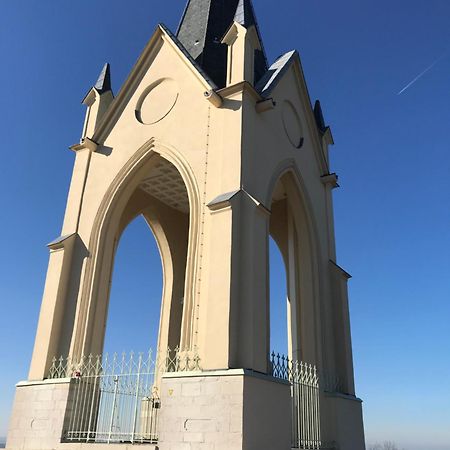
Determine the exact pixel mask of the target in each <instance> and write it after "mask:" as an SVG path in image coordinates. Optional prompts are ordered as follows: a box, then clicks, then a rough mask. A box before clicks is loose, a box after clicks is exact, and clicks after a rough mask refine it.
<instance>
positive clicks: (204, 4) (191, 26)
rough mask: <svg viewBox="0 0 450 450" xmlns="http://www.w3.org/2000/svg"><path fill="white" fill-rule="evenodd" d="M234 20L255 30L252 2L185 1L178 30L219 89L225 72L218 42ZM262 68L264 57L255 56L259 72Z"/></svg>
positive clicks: (223, 51) (223, 47)
mask: <svg viewBox="0 0 450 450" xmlns="http://www.w3.org/2000/svg"><path fill="white" fill-rule="evenodd" d="M233 21H236V22H239V23H240V24H241V25H243V26H245V27H250V26H252V25H254V26H256V27H257V22H256V17H255V14H254V10H253V6H252V3H251V0H188V3H187V5H186V9H185V11H184V14H183V17H182V19H181V23H180V26H179V27H178V32H177V37H178V39H179V40H180V42H181V43H182V44H183V45H184V47H185V48H186V50H187V51H188V52H189V54H190V55H191V56H192V57H193V58H194V59H195V60H196V61H197V63H198V64H199V65H200V66H201V67H202V69H203V70H204V71H205V72H206V73H207V74H208V75H209V76H210V77H211V78H212V79H213V81H214V82H215V83H216V84H217V86H219V87H224V86H225V83H226V73H227V46H226V45H225V44H221V40H222V38H223V37H224V35H225V33H226V32H227V31H228V29H229V28H230V26H231V24H232V23H233ZM262 61H263V63H264V64H262ZM262 65H265V56H264V54H262V55H259V56H258V55H257V60H256V66H257V68H258V69H257V72H258V73H259V72H261V70H262V69H261V66H262Z"/></svg>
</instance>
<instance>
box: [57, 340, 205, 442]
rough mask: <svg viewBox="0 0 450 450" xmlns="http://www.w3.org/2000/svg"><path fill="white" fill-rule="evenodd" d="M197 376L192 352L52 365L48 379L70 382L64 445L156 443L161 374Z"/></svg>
mask: <svg viewBox="0 0 450 450" xmlns="http://www.w3.org/2000/svg"><path fill="white" fill-rule="evenodd" d="M195 370H200V367H199V358H198V357H197V356H196V355H195V354H192V353H191V352H180V351H179V350H178V349H175V350H173V351H171V350H168V351H167V352H166V354H165V355H164V357H162V358H161V357H158V355H154V354H153V353H152V351H149V352H148V353H147V354H145V355H144V354H138V355H135V354H133V353H131V354H129V355H126V354H122V355H121V356H118V355H116V354H115V355H113V356H112V357H111V358H110V357H108V355H105V356H104V357H102V356H88V357H83V358H81V360H80V361H78V362H73V361H72V360H71V359H70V358H65V359H64V358H59V359H58V360H56V359H55V360H54V361H53V365H52V367H51V369H50V373H49V378H68V377H70V378H72V386H71V389H70V394H69V401H68V407H67V411H66V418H65V425H64V432H63V439H64V440H65V441H68V442H74V441H75V442H103V443H125V442H126V443H157V442H158V415H159V409H160V406H161V402H160V399H159V396H158V388H157V384H158V383H157V379H158V377H159V376H160V375H162V373H163V372H180V371H195Z"/></svg>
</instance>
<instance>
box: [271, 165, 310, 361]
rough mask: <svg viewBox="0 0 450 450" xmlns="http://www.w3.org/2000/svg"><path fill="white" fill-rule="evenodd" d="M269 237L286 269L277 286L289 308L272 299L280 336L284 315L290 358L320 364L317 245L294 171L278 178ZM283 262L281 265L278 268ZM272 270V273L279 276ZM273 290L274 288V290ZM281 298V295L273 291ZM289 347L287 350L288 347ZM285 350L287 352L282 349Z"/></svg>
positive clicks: (272, 203)
mask: <svg viewBox="0 0 450 450" xmlns="http://www.w3.org/2000/svg"><path fill="white" fill-rule="evenodd" d="M269 230H270V236H271V238H272V239H273V241H274V243H273V244H272V247H273V246H274V245H276V247H277V249H278V250H279V253H280V256H279V257H278V260H281V261H282V262H283V264H282V266H283V268H285V284H284V285H281V284H280V283H281V277H280V275H278V277H279V279H278V280H277V281H276V282H278V286H281V289H284V286H285V295H286V299H287V302H286V304H285V305H286V308H285V307H284V305H283V304H282V303H280V302H279V301H278V304H277V305H275V304H274V302H275V299H272V298H271V303H272V304H273V309H275V308H277V312H278V314H277V312H275V311H273V312H272V311H271V313H272V314H277V316H278V317H279V318H278V325H277V327H278V330H277V328H275V330H274V331H275V333H279V328H280V323H281V320H282V319H281V317H280V314H283V315H284V314H285V316H284V317H285V321H284V322H283V323H281V326H283V327H284V324H286V325H285V326H286V328H287V331H285V335H287V356H288V357H289V358H290V359H293V360H296V361H302V360H303V361H308V362H310V363H314V364H316V363H318V362H319V361H318V353H317V352H318V343H317V338H316V336H317V326H316V320H317V319H316V318H317V309H316V275H315V272H314V249H313V247H314V245H313V235H312V230H311V225H310V223H309V220H308V212H307V207H306V205H305V202H304V199H303V198H302V196H301V193H300V190H299V187H298V180H297V179H296V175H295V173H294V172H292V171H287V172H285V173H284V174H283V175H282V176H280V178H279V179H278V181H277V183H276V185H275V187H274V189H273V193H272V200H271V217H270V226H269ZM271 253H274V255H271V261H270V262H271V263H272V262H273V261H272V260H273V259H274V260H275V261H276V256H275V255H276V254H277V252H276V251H272V252H271ZM280 264H281V263H280V262H278V266H279V265H280ZM275 270H276V269H274V268H271V274H272V273H276V272H275ZM271 290H272V289H271ZM273 294H274V295H277V296H280V295H282V293H281V292H280V291H278V292H277V293H273V292H271V296H272V295H273ZM285 348H286V347H285ZM283 350H284V349H283Z"/></svg>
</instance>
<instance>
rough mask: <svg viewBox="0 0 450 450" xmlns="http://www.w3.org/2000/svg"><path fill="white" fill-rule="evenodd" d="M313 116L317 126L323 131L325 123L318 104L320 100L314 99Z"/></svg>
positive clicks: (325, 127)
mask: <svg viewBox="0 0 450 450" xmlns="http://www.w3.org/2000/svg"><path fill="white" fill-rule="evenodd" d="M314 117H315V118H316V123H317V127H318V128H319V130H320V131H321V132H322V133H324V132H325V131H326V129H327V126H326V125H325V120H324V118H323V112H322V106H321V105H320V101H319V100H316V103H315V105H314Z"/></svg>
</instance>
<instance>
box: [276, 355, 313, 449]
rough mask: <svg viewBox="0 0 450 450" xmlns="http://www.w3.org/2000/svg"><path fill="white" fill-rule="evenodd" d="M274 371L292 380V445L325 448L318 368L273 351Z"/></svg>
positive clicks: (303, 447)
mask: <svg viewBox="0 0 450 450" xmlns="http://www.w3.org/2000/svg"><path fill="white" fill-rule="evenodd" d="M270 361H271V372H272V375H273V376H274V377H276V378H280V379H282V380H286V381H289V382H290V383H291V399H292V404H291V406H292V448H299V449H305V450H306V449H307V450H315V449H320V448H322V442H321V434H320V400H319V399H320V390H319V376H318V373H317V368H316V367H315V366H313V365H311V364H306V363H304V362H301V361H292V360H290V359H289V358H287V357H286V356H283V355H280V354H275V353H272V354H271V357H270Z"/></svg>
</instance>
